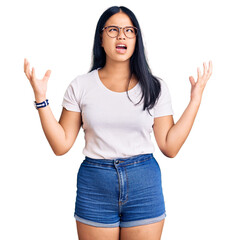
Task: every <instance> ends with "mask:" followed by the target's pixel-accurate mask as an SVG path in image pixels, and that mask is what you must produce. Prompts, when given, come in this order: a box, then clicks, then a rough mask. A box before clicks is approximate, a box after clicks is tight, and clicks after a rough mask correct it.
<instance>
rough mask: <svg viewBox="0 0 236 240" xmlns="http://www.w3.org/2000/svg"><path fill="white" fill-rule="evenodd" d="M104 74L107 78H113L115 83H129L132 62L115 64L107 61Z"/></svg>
mask: <svg viewBox="0 0 236 240" xmlns="http://www.w3.org/2000/svg"><path fill="white" fill-rule="evenodd" d="M103 72H104V73H106V75H107V76H112V78H111V79H113V80H114V81H116V82H117V81H122V82H123V81H127V80H128V79H130V78H131V76H130V61H124V62H114V61H109V60H108V59H107V60H106V64H105V66H104V67H103Z"/></svg>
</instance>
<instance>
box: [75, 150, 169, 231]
mask: <svg viewBox="0 0 236 240" xmlns="http://www.w3.org/2000/svg"><path fill="white" fill-rule="evenodd" d="M74 217H75V219H76V220H77V221H79V222H82V223H85V224H88V225H91V226H95V227H134V226H139V225H146V224H150V223H154V222H159V221H161V220H162V219H164V218H165V217H166V212H165V202H164V197H163V193H162V180H161V170H160V167H159V164H158V163H157V161H156V159H155V158H154V156H153V154H152V153H148V154H141V155H136V156H132V157H128V158H116V159H94V158H89V157H87V156H85V159H84V160H83V162H82V163H81V165H80V168H79V171H78V174H77V194H76V202H75V212H74Z"/></svg>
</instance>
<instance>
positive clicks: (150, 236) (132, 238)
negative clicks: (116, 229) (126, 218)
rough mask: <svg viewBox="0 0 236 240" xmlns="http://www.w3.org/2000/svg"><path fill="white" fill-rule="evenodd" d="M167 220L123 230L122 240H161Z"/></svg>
mask: <svg viewBox="0 0 236 240" xmlns="http://www.w3.org/2000/svg"><path fill="white" fill-rule="evenodd" d="M164 221H165V219H163V220H161V221H160V222H156V223H151V224H147V225H141V226H136V227H128V228H121V233H120V240H143V239H145V240H160V239H161V234H162V230H163V227H164Z"/></svg>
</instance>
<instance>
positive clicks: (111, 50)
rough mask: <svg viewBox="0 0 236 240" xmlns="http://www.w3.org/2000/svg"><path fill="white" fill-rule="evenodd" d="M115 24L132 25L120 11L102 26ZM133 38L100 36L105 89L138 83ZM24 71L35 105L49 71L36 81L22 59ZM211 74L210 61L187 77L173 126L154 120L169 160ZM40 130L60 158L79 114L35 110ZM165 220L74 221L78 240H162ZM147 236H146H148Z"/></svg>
mask: <svg viewBox="0 0 236 240" xmlns="http://www.w3.org/2000/svg"><path fill="white" fill-rule="evenodd" d="M113 24H114V25H117V26H119V27H125V26H132V25H133V24H132V22H131V20H130V19H129V17H128V16H127V15H126V14H124V13H123V12H120V13H117V14H114V15H113V16H112V17H110V18H109V19H108V21H107V22H106V24H105V26H108V25H113ZM118 42H119V43H121V42H124V43H125V44H126V45H127V52H126V53H125V54H121V53H117V52H116V48H115V46H116V44H117V43H118ZM135 43H136V38H134V39H128V38H127V37H126V36H125V35H124V33H123V31H121V32H120V35H119V36H117V38H110V37H109V36H108V35H107V34H106V33H105V32H104V31H103V33H102V47H103V48H104V50H105V52H106V64H105V66H104V67H103V68H102V69H100V70H99V76H100V79H101V81H102V82H103V84H104V85H105V86H107V87H108V88H110V89H111V90H113V91H117V92H123V91H126V88H127V86H129V89H131V88H132V87H133V86H135V84H136V83H137V77H136V76H131V80H130V75H131V74H130V70H129V69H130V68H129V64H130V57H131V56H132V54H133V51H134V48H135ZM24 72H25V74H26V76H27V78H28V80H29V82H30V84H31V86H32V88H33V91H34V95H35V100H36V102H42V101H44V100H45V99H46V92H47V83H48V79H49V78H50V74H51V70H47V71H46V73H45V75H44V77H43V78H42V79H38V78H37V77H36V74H35V69H34V68H32V70H31V71H30V64H29V62H28V61H27V59H24ZM211 74H212V62H211V61H210V62H209V65H208V68H207V64H206V63H205V62H204V63H203V73H201V71H200V68H197V81H195V79H194V78H193V76H190V77H189V81H190V84H191V97H190V100H189V103H188V105H187V107H186V109H185V110H184V112H183V114H182V115H181V117H180V119H179V120H178V121H177V122H176V123H174V120H173V116H172V115H169V116H164V117H157V118H154V125H153V132H154V136H155V139H156V142H157V144H158V146H159V148H160V150H161V151H162V153H163V154H164V155H165V156H167V157H170V158H173V157H175V156H176V155H177V153H178V152H179V150H180V148H181V147H182V145H183V143H184V142H185V140H186V139H187V136H188V135H189V132H190V130H191V128H192V126H193V123H194V120H195V117H196V114H197V112H198V109H199V107H200V104H201V99H202V94H203V91H204V88H205V86H206V84H207V81H208V80H209V78H210V76H211ZM38 113H39V117H40V120H41V124H42V128H43V131H44V133H45V136H46V138H47V140H48V142H49V144H50V146H51V148H52V150H53V151H54V153H55V154H56V155H57V156H59V155H63V154H65V153H66V152H68V151H69V149H70V148H71V147H72V145H73V144H74V142H75V139H76V137H77V135H78V133H79V130H80V127H81V122H82V119H81V113H80V112H72V111H68V110H66V109H65V108H63V109H62V113H61V117H60V119H59V121H57V120H56V119H55V117H54V115H53V113H52V111H51V109H50V105H48V106H46V107H44V108H40V109H38ZM164 220H165V219H163V220H162V221H160V222H157V223H153V224H147V225H143V226H137V227H131V228H119V227H118V228H97V227H93V226H89V225H87V224H83V223H80V222H78V221H76V224H77V230H78V235H79V237H80V239H81V240H87V239H94V240H96V239H104V240H105V239H109V240H111V239H112V240H115V239H116V240H117V239H121V240H126V239H129V240H132V239H135V240H141V239H147V240H154V239H155V240H157V239H161V234H162V229H163V225H164ZM147 233H149V235H148V236H147Z"/></svg>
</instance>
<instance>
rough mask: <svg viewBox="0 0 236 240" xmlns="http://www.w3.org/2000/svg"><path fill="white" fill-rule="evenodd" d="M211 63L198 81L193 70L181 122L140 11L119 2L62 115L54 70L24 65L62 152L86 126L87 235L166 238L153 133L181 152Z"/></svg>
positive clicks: (83, 216)
mask: <svg viewBox="0 0 236 240" xmlns="http://www.w3.org/2000/svg"><path fill="white" fill-rule="evenodd" d="M203 67H204V71H203V74H201V72H200V69H199V68H198V79H197V81H196V82H195V80H194V78H193V77H192V76H191V77H189V80H190V83H191V98H190V102H189V104H188V106H187V108H186V109H185V111H184V113H183V114H182V116H181V117H180V119H179V120H178V121H177V122H176V123H174V121H173V111H172V106H171V98H170V95H169V91H168V88H167V85H166V83H165V82H164V81H163V80H162V79H159V78H157V77H155V76H153V75H152V73H151V70H150V68H149V66H148V63H147V60H146V57H145V54H144V46H143V41H142V35H141V29H140V26H139V23H138V21H137V19H136V17H135V15H134V14H133V12H132V11H130V10H129V9H128V8H125V7H116V6H115V7H111V8H109V9H107V10H106V11H105V12H104V13H103V14H102V15H101V17H100V19H99V21H98V24H97V28H96V32H95V39H94V47H93V63H92V67H91V70H90V71H89V72H88V73H86V74H83V75H79V76H77V77H76V78H75V79H74V80H73V81H72V82H71V83H70V85H69V86H68V88H67V90H66V92H65V95H64V98H63V103H62V106H63V110H62V113H61V117H60V120H59V122H58V121H57V120H56V119H55V117H54V115H53V114H52V112H51V109H50V107H49V105H48V101H46V90H47V82H48V79H49V77H50V70H48V71H47V72H46V74H45V76H44V77H43V79H41V80H40V79H37V78H36V76H35V69H34V68H32V71H30V68H29V62H28V61H27V60H26V59H25V61H24V72H25V74H26V76H27V78H28V79H29V81H30V83H31V85H32V88H33V91H34V94H35V100H36V107H37V109H38V113H39V116H40V120H41V123H42V127H43V130H44V133H45V135H46V137H47V140H48V142H49V144H50V146H51V148H52V150H53V151H54V153H55V154H56V155H62V154H65V153H66V152H67V151H69V149H70V148H71V147H72V145H73V143H74V141H75V139H76V137H77V135H78V132H79V130H80V127H81V126H82V127H83V129H84V133H85V147H84V149H83V154H84V155H85V159H84V160H83V162H82V164H81V166H80V168H79V171H78V175H77V197H76V203H75V213H74V216H75V219H76V223H77V230H78V236H79V239H80V240H86V239H93V240H96V239H98V240H99V239H103V240H104V239H109V240H117V239H122V240H125V239H129V240H132V239H135V240H141V239H142V240H143V239H146V240H152V239H155V240H157V239H160V238H161V234H162V229H163V225H164V220H165V217H166V211H165V203H164V197H163V193H162V182H161V170H160V167H159V164H158V162H157V161H156V159H155V158H154V156H153V152H154V145H153V143H152V141H151V138H150V133H151V132H152V131H153V132H154V136H155V139H156V142H157V144H158V146H159V148H160V150H161V151H162V152H163V154H164V155H166V156H167V157H171V158H173V157H175V156H176V154H177V153H178V151H179V150H180V148H181V146H182V145H183V143H184V142H185V140H186V138H187V136H188V134H189V132H190V130H191V128H192V125H193V122H194V119H195V116H196V114H197V111H198V108H199V106H200V103H201V98H202V93H203V90H204V88H205V85H206V83H207V81H208V79H209V78H210V76H211V73H212V63H211V61H210V62H209V68H208V69H207V66H206V63H204V64H203Z"/></svg>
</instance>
